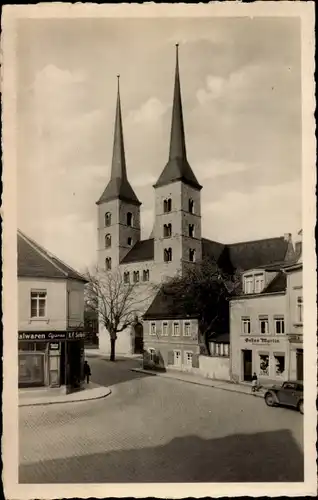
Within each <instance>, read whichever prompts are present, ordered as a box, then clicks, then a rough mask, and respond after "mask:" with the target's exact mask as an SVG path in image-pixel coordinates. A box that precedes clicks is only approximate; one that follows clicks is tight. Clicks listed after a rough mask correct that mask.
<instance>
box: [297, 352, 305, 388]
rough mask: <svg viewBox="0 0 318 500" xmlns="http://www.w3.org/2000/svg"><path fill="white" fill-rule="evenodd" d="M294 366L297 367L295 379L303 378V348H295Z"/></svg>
mask: <svg viewBox="0 0 318 500" xmlns="http://www.w3.org/2000/svg"><path fill="white" fill-rule="evenodd" d="M296 367H297V380H301V381H302V380H304V365H303V350H302V349H297V352H296Z"/></svg>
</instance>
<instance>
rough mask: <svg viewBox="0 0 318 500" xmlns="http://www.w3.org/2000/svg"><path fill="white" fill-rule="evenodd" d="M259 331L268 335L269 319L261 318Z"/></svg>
mask: <svg viewBox="0 0 318 500" xmlns="http://www.w3.org/2000/svg"><path fill="white" fill-rule="evenodd" d="M259 329H260V333H261V334H263V335H267V334H268V318H259Z"/></svg>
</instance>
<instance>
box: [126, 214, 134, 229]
mask: <svg viewBox="0 0 318 500" xmlns="http://www.w3.org/2000/svg"><path fill="white" fill-rule="evenodd" d="M132 225H133V214H132V213H131V212H127V226H130V227H131V226H132Z"/></svg>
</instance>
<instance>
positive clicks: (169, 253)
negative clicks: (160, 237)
mask: <svg viewBox="0 0 318 500" xmlns="http://www.w3.org/2000/svg"><path fill="white" fill-rule="evenodd" d="M163 260H164V261H165V262H171V261H172V249H171V248H165V249H164V251H163Z"/></svg>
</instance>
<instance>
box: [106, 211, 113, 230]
mask: <svg viewBox="0 0 318 500" xmlns="http://www.w3.org/2000/svg"><path fill="white" fill-rule="evenodd" d="M111 223H112V215H111V213H110V212H107V213H106V214H105V227H109V226H110V225H111Z"/></svg>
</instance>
